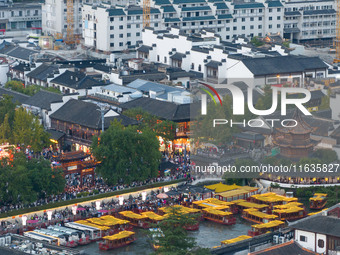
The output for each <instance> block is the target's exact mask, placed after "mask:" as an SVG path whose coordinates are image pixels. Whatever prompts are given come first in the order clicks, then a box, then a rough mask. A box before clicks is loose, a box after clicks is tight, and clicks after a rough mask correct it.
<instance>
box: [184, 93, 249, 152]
mask: <svg viewBox="0 0 340 255" xmlns="http://www.w3.org/2000/svg"><path fill="white" fill-rule="evenodd" d="M232 105H233V101H232V98H231V96H229V95H226V96H225V97H223V104H222V106H221V105H219V104H215V103H214V102H210V103H208V105H207V114H206V115H201V114H200V113H199V114H197V116H198V117H197V120H196V121H195V122H192V124H191V130H192V138H193V139H194V140H195V141H196V142H212V143H215V144H216V145H226V144H228V143H230V142H231V141H232V137H233V135H234V134H235V133H238V132H240V129H239V127H238V126H237V125H231V124H230V120H231V119H232V120H233V122H240V121H242V120H243V119H250V118H251V117H252V114H251V113H250V112H249V110H248V107H245V115H242V116H239V115H233V107H232ZM214 119H226V120H228V121H229V122H228V123H227V124H225V125H216V126H215V127H213V123H214Z"/></svg>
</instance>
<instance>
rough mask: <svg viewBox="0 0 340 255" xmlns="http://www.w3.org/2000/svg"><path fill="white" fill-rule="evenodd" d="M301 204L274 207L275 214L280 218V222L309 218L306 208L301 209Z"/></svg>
mask: <svg viewBox="0 0 340 255" xmlns="http://www.w3.org/2000/svg"><path fill="white" fill-rule="evenodd" d="M300 206H301V203H298V202H295V203H288V204H285V205H277V206H274V209H273V211H272V212H273V214H274V215H277V216H278V218H277V219H278V220H283V221H284V220H288V221H293V220H298V219H301V218H303V217H306V216H307V212H306V210H305V208H303V207H300Z"/></svg>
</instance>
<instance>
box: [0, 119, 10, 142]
mask: <svg viewBox="0 0 340 255" xmlns="http://www.w3.org/2000/svg"><path fill="white" fill-rule="evenodd" d="M8 116H9V115H8V113H7V114H6V115H5V119H4V121H3V123H2V124H1V125H0V143H4V142H8V141H9V139H10V138H11V127H10V125H9V117H8Z"/></svg>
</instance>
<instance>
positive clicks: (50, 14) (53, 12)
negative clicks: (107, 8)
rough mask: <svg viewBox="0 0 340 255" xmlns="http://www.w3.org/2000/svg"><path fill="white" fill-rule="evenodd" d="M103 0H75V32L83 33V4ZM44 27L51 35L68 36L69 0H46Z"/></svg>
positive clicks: (111, 0) (112, 0)
mask: <svg viewBox="0 0 340 255" xmlns="http://www.w3.org/2000/svg"><path fill="white" fill-rule="evenodd" d="M100 2H101V0H73V14H74V16H73V22H74V33H75V34H76V35H81V34H82V26H83V22H82V6H83V4H90V5H92V4H96V3H100ZM105 2H107V3H110V4H119V5H126V4H128V3H135V0H108V1H105ZM42 29H43V32H46V33H49V34H51V35H56V34H61V35H63V36H64V37H65V36H66V30H67V0H45V2H44V3H43V4H42Z"/></svg>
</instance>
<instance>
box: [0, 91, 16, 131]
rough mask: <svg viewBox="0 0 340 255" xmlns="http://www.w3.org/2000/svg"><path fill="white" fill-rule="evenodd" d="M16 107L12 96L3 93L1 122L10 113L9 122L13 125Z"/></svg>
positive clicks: (0, 113) (0, 112) (0, 105)
mask: <svg viewBox="0 0 340 255" xmlns="http://www.w3.org/2000/svg"><path fill="white" fill-rule="evenodd" d="M15 108H16V104H15V103H13V102H12V96H9V95H3V98H2V100H0V123H3V122H4V120H5V117H6V115H8V123H9V125H10V126H12V124H13V120H14V113H15Z"/></svg>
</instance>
